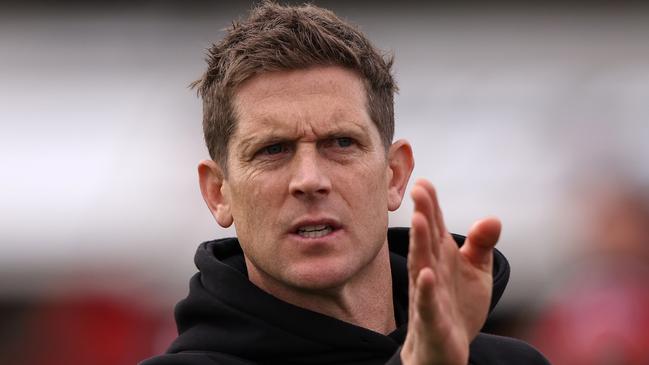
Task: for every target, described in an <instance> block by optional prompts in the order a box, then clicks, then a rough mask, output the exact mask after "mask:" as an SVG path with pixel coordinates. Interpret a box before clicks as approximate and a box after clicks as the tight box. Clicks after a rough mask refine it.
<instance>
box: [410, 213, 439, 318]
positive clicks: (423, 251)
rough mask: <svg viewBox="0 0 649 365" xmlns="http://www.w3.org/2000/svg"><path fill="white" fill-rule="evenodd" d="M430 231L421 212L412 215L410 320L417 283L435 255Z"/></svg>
mask: <svg viewBox="0 0 649 365" xmlns="http://www.w3.org/2000/svg"><path fill="white" fill-rule="evenodd" d="M430 250H431V248H430V230H429V225H428V222H427V221H426V218H425V217H424V215H423V214H422V213H421V212H417V211H415V213H414V214H413V215H412V225H411V228H410V244H409V245H408V284H409V295H408V299H409V307H408V308H409V309H410V310H409V315H410V317H409V318H413V317H412V312H413V311H414V308H415V306H414V297H415V283H416V282H417V277H418V276H419V272H420V271H421V269H422V268H424V267H431V266H432V264H433V262H432V260H433V255H432V254H431V252H430Z"/></svg>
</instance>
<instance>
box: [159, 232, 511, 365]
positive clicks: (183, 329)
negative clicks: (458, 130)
mask: <svg viewBox="0 0 649 365" xmlns="http://www.w3.org/2000/svg"><path fill="white" fill-rule="evenodd" d="M454 238H455V240H456V241H457V242H458V245H461V244H462V243H463V242H464V237H462V236H457V235H454ZM388 242H389V246H390V251H391V258H390V259H391V266H392V276H393V288H394V301H395V317H396V319H397V326H398V328H397V330H395V331H394V332H393V333H391V334H389V335H387V336H386V335H383V334H380V333H377V332H374V331H371V330H368V329H365V328H362V327H358V326H355V325H353V324H350V323H347V322H344V321H340V320H337V319H335V318H331V317H328V316H325V315H322V314H320V313H316V312H313V311H310V310H307V309H304V308H301V307H297V306H294V305H292V304H289V303H286V302H284V301H281V300H279V299H277V298H275V297H274V296H272V295H270V294H268V293H266V292H264V291H263V290H261V289H259V288H258V287H257V286H255V285H254V284H252V283H251V282H250V281H249V280H248V277H247V273H246V267H245V261H244V257H243V252H242V251H241V247H240V246H239V242H238V241H237V239H236V238H226V239H220V240H215V241H209V242H204V243H202V244H201V245H200V246H199V248H198V251H197V252H196V256H195V263H196V266H197V267H198V269H199V272H198V273H197V274H195V275H194V276H193V277H192V279H191V280H190V291H189V295H188V296H187V298H185V299H183V300H182V301H180V302H179V303H178V305H177V306H176V310H175V316H176V323H177V327H178V333H179V336H178V338H177V339H176V340H175V341H174V342H173V343H172V345H171V347H170V348H169V350H168V353H178V352H187V351H190V352H210V353H222V354H228V355H231V356H235V357H239V358H242V359H248V360H250V361H253V362H261V363H266V364H268V363H283V364H291V363H304V364H331V363H337V364H340V363H342V361H341V359H344V360H345V362H346V363H349V364H361V363H374V362H376V361H377V360H378V359H381V360H382V361H385V360H387V359H389V358H390V357H391V356H392V355H393V354H394V353H395V351H397V350H398V348H399V346H400V345H401V344H402V343H403V341H404V339H405V333H406V325H407V323H406V320H407V303H408V294H407V288H408V276H407V268H406V257H407V252H408V247H407V246H408V245H407V243H408V228H391V229H389V231H388ZM494 255H495V260H494V291H493V295H492V303H491V309H493V307H494V306H495V304H496V303H497V301H498V299H499V298H500V296H501V295H502V293H503V291H504V289H505V286H506V284H507V280H508V277H509V265H508V264H507V261H506V259H505V257H504V256H503V255H502V254H501V253H500V252H497V251H495V254H494ZM252 349H254V350H252Z"/></svg>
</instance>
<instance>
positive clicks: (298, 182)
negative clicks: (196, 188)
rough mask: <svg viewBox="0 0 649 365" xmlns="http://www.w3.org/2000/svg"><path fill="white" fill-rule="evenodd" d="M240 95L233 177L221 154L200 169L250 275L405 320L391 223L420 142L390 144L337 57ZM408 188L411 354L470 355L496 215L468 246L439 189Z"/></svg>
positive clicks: (329, 310) (381, 328)
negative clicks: (396, 300) (395, 279)
mask: <svg viewBox="0 0 649 365" xmlns="http://www.w3.org/2000/svg"><path fill="white" fill-rule="evenodd" d="M235 95H236V98H235V104H236V106H237V107H238V108H239V113H238V114H239V116H238V117H239V120H238V126H237V133H235V135H234V136H233V139H232V140H231V148H230V149H229V152H228V156H229V158H228V175H227V177H226V174H225V173H224V169H223V168H222V167H221V166H219V165H218V164H217V163H216V162H214V161H211V160H207V161H202V162H201V163H200V164H199V169H198V170H199V180H200V185H201V192H202V194H203V197H204V199H205V201H206V203H207V204H208V207H209V208H210V210H211V211H212V213H213V215H214V217H215V218H216V220H217V222H218V223H219V224H220V225H221V226H224V227H227V226H229V225H231V224H234V225H235V227H236V229H237V235H238V236H239V240H240V242H241V245H242V248H243V250H244V255H245V257H246V264H247V269H248V276H249V279H250V280H251V281H252V282H253V283H254V284H255V285H257V286H259V287H260V288H262V289H263V290H265V291H267V292H269V293H270V294H272V295H274V296H276V297H278V298H280V299H282V300H284V301H286V302H289V303H292V304H295V305H298V306H301V307H304V308H307V309H310V310H313V311H316V312H320V313H323V314H326V315H329V316H331V317H335V318H338V319H341V320H343V321H347V322H350V323H353V324H355V325H358V326H361V327H365V328H368V329H370V330H373V331H376V332H380V333H384V334H388V333H390V332H391V331H393V330H394V329H395V327H396V324H395V319H394V309H393V304H392V290H391V287H392V283H391V276H390V263H389V255H388V251H387V239H386V238H385V230H386V229H387V212H388V210H396V209H397V208H398V207H399V205H400V203H401V200H402V198H403V195H404V193H405V188H406V185H407V182H408V179H409V177H410V173H411V172H412V169H413V166H414V162H413V158H412V149H411V148H410V145H409V144H408V143H407V142H406V141H404V140H399V141H397V142H395V143H394V144H393V145H392V146H390V148H389V149H388V150H387V151H386V150H385V147H384V146H383V145H382V143H381V142H380V136H379V134H378V130H377V129H376V126H374V124H373V123H372V121H371V119H370V118H369V115H368V113H367V111H366V107H365V106H366V99H365V98H366V96H365V90H364V86H363V82H362V80H361V79H360V78H359V77H358V75H357V74H356V73H354V72H353V71H349V70H345V69H342V68H340V67H319V68H311V69H306V70H298V71H281V72H273V73H269V74H262V75H260V76H256V77H255V78H253V79H251V80H249V81H247V82H246V83H245V84H244V85H243V86H241V87H240V88H239V89H238V91H237V92H236V93H235ZM411 197H412V199H413V200H414V202H415V209H414V214H413V217H412V229H411V237H410V252H409V258H408V264H409V265H408V271H409V277H410V291H409V293H410V306H409V307H410V312H409V326H408V333H407V336H406V341H405V343H404V345H403V348H402V351H401V358H402V361H403V363H404V364H413V365H416V364H451V365H452V364H466V363H467V359H468V349H469V348H468V347H469V343H470V342H471V340H472V339H473V338H474V337H475V336H476V334H477V333H478V331H479V329H480V327H481V326H482V324H483V323H484V320H485V318H486V315H487V310H488V306H489V301H490V295H491V285H492V284H491V281H492V276H491V267H492V250H493V247H494V245H495V244H496V242H497V240H498V236H499V233H500V222H499V221H498V220H497V219H495V218H488V219H484V220H481V221H478V222H476V223H475V224H474V226H473V227H472V228H471V230H470V231H469V233H468V235H467V240H466V242H465V245H464V246H463V247H462V248H461V249H458V248H457V246H456V245H455V242H454V241H453V238H452V237H451V235H450V234H449V233H448V231H447V230H446V227H445V225H444V222H443V218H442V214H441V209H440V208H439V203H438V201H437V197H436V194H435V190H434V188H433V186H432V185H431V184H430V183H429V182H428V181H426V180H418V181H417V182H416V183H415V185H414V187H413V188H412V191H411ZM300 224H302V225H311V226H313V225H320V224H327V225H331V226H333V227H334V229H333V231H332V232H329V233H327V234H326V235H324V236H322V237H319V238H315V239H314V238H308V239H305V238H303V237H301V236H298V235H296V232H295V230H296V228H295V227H296V226H300ZM277 252H281V253H282V254H281V255H278V254H277Z"/></svg>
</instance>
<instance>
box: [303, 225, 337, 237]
mask: <svg viewBox="0 0 649 365" xmlns="http://www.w3.org/2000/svg"><path fill="white" fill-rule="evenodd" d="M333 230H334V229H333V227H332V226H330V225H328V224H318V225H313V226H303V227H300V228H298V229H297V231H296V232H295V233H296V234H297V235H299V236H300V237H304V238H319V237H324V236H326V235H328V234H329V233H331V232H333Z"/></svg>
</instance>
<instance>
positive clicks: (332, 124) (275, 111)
mask: <svg viewBox="0 0 649 365" xmlns="http://www.w3.org/2000/svg"><path fill="white" fill-rule="evenodd" d="M234 109H235V113H236V116H237V130H236V132H235V136H239V137H248V136H249V135H250V134H259V133H265V132H269V131H270V130H272V131H273V132H280V131H288V130H292V129H297V130H300V129H311V130H312V131H313V132H315V133H317V132H318V131H319V130H329V129H340V128H353V127H356V128H361V129H363V128H368V127H369V128H370V129H371V128H372V127H373V126H372V125H373V123H371V119H370V117H369V114H368V112H367V96H366V91H365V87H364V84H363V81H362V79H361V78H360V77H359V76H358V74H357V73H356V72H355V71H352V70H348V69H345V68H342V67H315V68H309V69H304V70H292V71H277V72H269V73H264V74H261V75H258V76H255V77H253V78H251V79H249V80H247V81H246V82H244V83H243V84H242V85H240V86H239V87H238V88H237V90H236V92H235V94H234ZM373 128H374V129H375V127H373Z"/></svg>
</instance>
